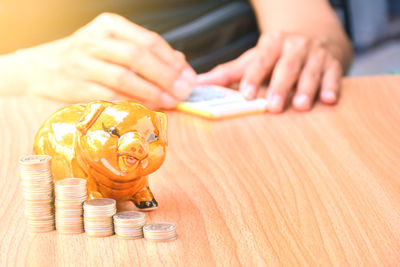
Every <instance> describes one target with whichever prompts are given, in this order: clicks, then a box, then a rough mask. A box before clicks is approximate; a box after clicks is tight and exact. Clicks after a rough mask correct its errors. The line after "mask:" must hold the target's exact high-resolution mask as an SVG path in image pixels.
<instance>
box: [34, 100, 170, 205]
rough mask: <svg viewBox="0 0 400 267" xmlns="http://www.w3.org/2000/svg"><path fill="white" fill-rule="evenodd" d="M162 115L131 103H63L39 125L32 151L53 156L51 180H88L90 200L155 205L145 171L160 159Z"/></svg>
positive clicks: (153, 168)
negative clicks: (67, 104) (125, 201)
mask: <svg viewBox="0 0 400 267" xmlns="http://www.w3.org/2000/svg"><path fill="white" fill-rule="evenodd" d="M166 145H167V117H166V115H165V114H164V113H160V112H153V111H151V110H149V109H147V108H146V107H144V106H142V105H139V104H137V103H134V102H131V101H124V102H120V103H111V102H105V101H97V102H91V103H89V104H86V105H81V104H77V105H71V106H68V107H65V108H63V109H61V110H59V111H57V112H56V113H54V114H53V115H52V116H51V117H49V118H48V119H47V121H46V122H45V123H44V124H43V126H42V127H41V128H40V129H39V131H38V133H37V135H36V137H35V141H34V153H35V154H46V155H50V156H51V157H52V172H53V177H54V180H60V179H63V178H68V177H80V178H86V179H87V189H88V196H89V198H102V197H107V198H113V199H115V200H122V199H129V200H132V201H133V202H134V203H135V205H136V206H137V207H138V208H140V209H152V208H155V207H157V205H158V204H157V201H156V200H155V199H154V197H153V194H152V192H151V190H150V188H149V184H148V175H149V174H150V173H152V172H154V171H156V170H157V169H158V168H159V167H160V166H161V164H162V163H163V161H164V159H165V152H166V151H165V150H166Z"/></svg>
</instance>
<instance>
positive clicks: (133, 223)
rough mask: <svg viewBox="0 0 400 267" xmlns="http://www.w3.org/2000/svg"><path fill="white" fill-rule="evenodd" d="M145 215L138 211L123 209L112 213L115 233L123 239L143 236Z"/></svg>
mask: <svg viewBox="0 0 400 267" xmlns="http://www.w3.org/2000/svg"><path fill="white" fill-rule="evenodd" d="M145 223H146V215H145V214H144V213H143V212H139V211H123V212H119V213H117V214H115V215H114V229H115V234H116V235H117V236H118V237H119V238H123V239H137V238H142V237H143V226H144V225H145Z"/></svg>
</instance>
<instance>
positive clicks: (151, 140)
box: [147, 133, 158, 143]
mask: <svg viewBox="0 0 400 267" xmlns="http://www.w3.org/2000/svg"><path fill="white" fill-rule="evenodd" d="M156 140H158V135H155V134H153V133H152V134H150V136H149V138H147V142H148V143H150V142H153V141H156Z"/></svg>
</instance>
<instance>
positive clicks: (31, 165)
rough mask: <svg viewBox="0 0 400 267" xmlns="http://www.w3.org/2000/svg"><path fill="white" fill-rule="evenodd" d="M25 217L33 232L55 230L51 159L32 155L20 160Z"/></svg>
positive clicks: (45, 156)
mask: <svg viewBox="0 0 400 267" xmlns="http://www.w3.org/2000/svg"><path fill="white" fill-rule="evenodd" d="M19 166H20V171H21V179H22V181H21V184H22V191H23V195H24V199H25V201H24V202H25V215H26V217H27V220H28V228H29V230H30V231H31V232H49V231H52V230H54V208H53V206H54V205H53V202H54V198H53V180H52V175H51V157H50V156H48V155H31V156H25V157H22V158H21V159H20V160H19Z"/></svg>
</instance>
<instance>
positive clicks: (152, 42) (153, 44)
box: [145, 32, 162, 49]
mask: <svg viewBox="0 0 400 267" xmlns="http://www.w3.org/2000/svg"><path fill="white" fill-rule="evenodd" d="M161 41H162V37H161V36H160V35H159V34H158V33H155V32H148V33H147V34H146V39H145V45H146V46H147V47H148V48H149V49H156V48H157V47H158V45H159V44H160V42H161Z"/></svg>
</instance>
